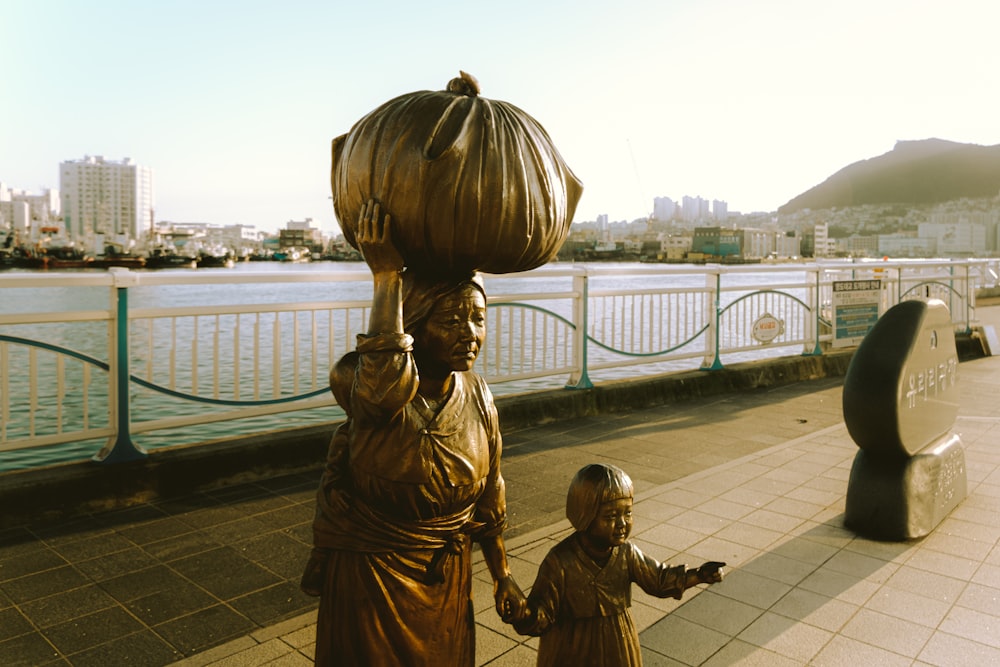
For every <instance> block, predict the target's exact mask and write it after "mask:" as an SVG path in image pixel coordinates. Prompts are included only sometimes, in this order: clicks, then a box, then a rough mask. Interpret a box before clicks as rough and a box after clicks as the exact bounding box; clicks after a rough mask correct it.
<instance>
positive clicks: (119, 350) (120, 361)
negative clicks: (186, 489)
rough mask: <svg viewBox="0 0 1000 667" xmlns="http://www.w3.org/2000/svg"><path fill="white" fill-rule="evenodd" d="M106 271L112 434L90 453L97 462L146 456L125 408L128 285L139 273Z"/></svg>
mask: <svg viewBox="0 0 1000 667" xmlns="http://www.w3.org/2000/svg"><path fill="white" fill-rule="evenodd" d="M108 271H109V272H110V273H111V274H112V285H113V286H112V297H111V298H112V301H113V303H112V306H113V307H114V308H113V310H114V313H115V315H114V318H115V319H114V321H113V322H112V327H111V329H112V333H111V350H113V354H112V355H111V357H110V358H109V359H108V366H109V376H108V400H109V403H110V406H111V410H112V414H111V423H112V425H113V428H114V429H115V434H114V435H112V436H111V437H110V438H108V441H107V443H105V445H104V447H103V448H101V451H99V452H98V453H97V454H95V455H94V457H93V460H94V461H97V462H98V463H122V462H125V461H135V460H138V459H143V458H145V457H146V450H144V449H142V448H141V447H139V446H138V445H136V444H135V443H134V442H133V441H132V421H131V414H130V411H129V376H130V373H131V371H130V370H129V322H128V288H129V286H131V285H135V284H137V283H138V282H139V277H138V275H137V274H135V273H132V272H131V271H129V270H128V269H125V268H121V267H113V268H110V269H108Z"/></svg>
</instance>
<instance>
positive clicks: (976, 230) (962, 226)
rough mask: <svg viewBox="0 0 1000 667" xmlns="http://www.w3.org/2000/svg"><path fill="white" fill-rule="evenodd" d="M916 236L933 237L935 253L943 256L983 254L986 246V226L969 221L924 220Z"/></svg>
mask: <svg viewBox="0 0 1000 667" xmlns="http://www.w3.org/2000/svg"><path fill="white" fill-rule="evenodd" d="M917 236H919V237H920V238H922V239H934V247H935V248H936V250H937V253H938V254H940V255H943V256H945V257H955V256H960V255H983V254H985V253H986V251H987V250H988V248H987V246H986V227H984V226H983V225H980V224H976V223H970V222H952V223H945V222H941V223H939V222H924V223H921V224H920V226H919V227H918V228H917Z"/></svg>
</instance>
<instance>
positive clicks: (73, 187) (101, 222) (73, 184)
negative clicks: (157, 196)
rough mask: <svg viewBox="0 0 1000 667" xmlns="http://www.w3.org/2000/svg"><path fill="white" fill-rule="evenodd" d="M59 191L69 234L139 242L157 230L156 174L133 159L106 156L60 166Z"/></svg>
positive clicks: (65, 163)
mask: <svg viewBox="0 0 1000 667" xmlns="http://www.w3.org/2000/svg"><path fill="white" fill-rule="evenodd" d="M59 191H60V192H61V199H62V215H63V221H64V223H65V226H66V233H67V234H68V235H69V237H70V238H72V239H80V240H86V239H89V238H92V237H94V236H97V235H104V236H105V237H107V238H123V237H124V238H126V239H131V240H133V241H134V240H136V239H138V238H140V236H141V235H142V234H143V233H144V232H146V231H150V230H151V229H152V226H153V170H152V168H150V167H143V166H141V165H137V164H136V163H135V162H133V161H132V159H131V158H125V159H123V160H121V161H120V162H117V161H114V160H106V159H105V158H104V157H103V156H101V155H95V156H91V155H88V156H85V157H84V158H83V159H82V160H72V161H68V162H62V163H60V165H59Z"/></svg>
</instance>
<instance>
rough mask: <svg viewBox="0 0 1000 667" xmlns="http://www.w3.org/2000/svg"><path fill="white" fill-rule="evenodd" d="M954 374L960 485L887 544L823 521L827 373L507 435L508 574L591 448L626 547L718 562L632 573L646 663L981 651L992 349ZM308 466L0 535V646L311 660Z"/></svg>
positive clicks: (14, 659) (194, 658)
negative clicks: (693, 578) (629, 485)
mask: <svg viewBox="0 0 1000 667" xmlns="http://www.w3.org/2000/svg"><path fill="white" fill-rule="evenodd" d="M980 310H981V312H982V313H983V319H984V320H987V321H991V322H992V321H993V320H992V319H991V318H992V316H993V315H997V316H1000V308H981V309H980ZM988 316H989V317H988ZM997 319H998V320H1000V317H997ZM998 324H1000V322H998ZM998 328H1000V326H998ZM959 386H960V390H961V395H962V407H961V410H960V416H959V419H958V421H957V423H956V431H957V432H959V433H960V434H961V436H962V441H963V444H964V445H965V448H966V461H967V467H968V475H969V496H968V498H967V499H966V500H965V501H964V502H963V503H962V504H961V505H959V507H957V508H956V509H955V510H954V511H953V512H952V513H951V514H950V515H949V517H948V518H947V519H945V521H944V522H943V523H942V524H941V525H939V526H938V527H937V529H936V530H935V531H934V532H933V533H932V534H931V535H929V536H928V537H926V538H924V539H922V540H916V541H912V542H906V543H879V542H872V541H869V540H865V539H861V538H858V537H856V536H854V535H853V534H852V533H850V532H848V531H846V530H845V529H844V528H843V526H842V523H843V521H842V514H843V507H844V493H845V489H846V479H847V474H848V471H849V467H850V463H851V460H852V458H853V456H854V453H855V452H856V450H857V448H856V446H855V445H854V444H853V442H851V440H850V438H849V436H848V434H847V432H846V429H845V428H844V426H843V423H842V416H841V412H840V382H839V380H836V379H834V380H819V381H814V382H807V383H799V384H797V385H791V386H786V387H781V388H778V389H773V390H761V391H757V392H753V393H742V394H735V395H731V396H726V397H723V398H717V399H713V400H704V401H694V402H689V403H682V404H674V405H670V406H664V407H662V408H656V409H651V410H642V411H636V412H633V413H629V414H623V415H608V416H603V417H600V418H593V419H582V420H574V421H573V422H569V423H565V422H564V423H559V424H550V425H545V426H539V427H533V428H529V429H524V430H522V431H518V432H514V433H506V434H505V460H504V476H505V477H506V479H507V484H508V496H509V497H508V509H509V512H510V514H511V524H512V528H511V530H510V531H509V532H508V533H507V535H508V538H507V542H508V548H509V551H510V553H511V556H512V559H511V561H512V568H513V570H514V574H515V576H516V578H517V579H518V581H519V582H521V584H522V586H524V587H527V586H529V585H530V584H531V581H532V579H533V577H534V573H535V571H536V569H537V566H538V563H539V562H540V560H541V558H542V557H543V556H544V554H545V553H546V552H547V550H548V548H549V547H550V546H551V545H552V544H553V543H554V541H555V540H558V539H559V538H561V537H562V536H563V535H564V534H566V531H567V530H568V524H566V523H565V521H564V519H563V518H562V516H563V509H564V502H565V488H566V486H567V484H568V482H569V479H570V478H571V477H572V474H573V473H574V472H575V471H576V470H577V469H578V468H579V467H580V466H582V465H583V464H585V463H589V462H593V461H609V462H612V463H616V464H618V465H620V466H622V467H623V468H625V470H626V471H627V472H629V474H630V475H631V476H632V477H633V480H634V481H635V483H636V489H637V499H636V500H637V502H636V513H637V519H636V526H635V532H634V537H633V539H635V541H636V542H638V543H639V544H640V546H641V547H642V548H644V550H646V551H647V552H648V553H650V554H651V555H654V556H656V557H658V558H660V559H662V560H665V561H669V562H674V563H676V562H687V563H689V564H697V563H700V562H702V561H705V560H725V561H727V562H728V563H729V564H730V569H729V574H728V577H727V579H726V580H725V581H724V582H723V583H721V584H716V585H713V586H711V587H701V588H699V589H697V590H695V591H689V592H688V594H686V595H685V599H684V600H682V601H680V602H675V601H672V600H669V601H665V600H658V599H655V598H650V597H649V596H646V595H645V594H643V593H641V591H638V589H636V590H635V591H634V593H635V595H634V606H633V614H634V615H635V617H636V621H637V623H638V625H639V626H640V628H641V629H642V632H641V635H640V639H641V643H642V645H643V651H644V655H645V662H646V665H647V666H649V665H652V666H657V665H702V664H704V665H733V664H746V665H757V664H760V665H769V666H770V665H779V666H780V665H802V664H817V665H826V664H829V665H843V664H850V663H854V664H858V665H862V664H863V665H870V664H885V665H895V664H900V665H915V664H917V665H922V664H929V665H983V664H1000V634H998V633H997V632H996V628H997V626H998V625H1000V511H998V510H1000V399H998V398H997V396H998V393H997V391H998V389H1000V357H993V358H986V359H981V360H976V361H971V362H966V363H963V364H962V365H961V367H960V369H959ZM315 482H316V475H315V474H313V473H310V474H302V475H294V476H286V477H282V478H280V479H274V480H269V481H267V482H258V483H253V484H244V485H240V486H238V487H232V488H229V489H226V490H223V491H219V492H215V493H210V494H208V493H206V494H199V495H197V496H191V497H188V498H184V499H181V500H175V501H171V502H161V503H151V504H147V505H143V506H140V507H138V508H136V509H133V510H129V511H124V512H113V513H107V514H102V515H95V516H91V517H87V518H85V519H81V520H78V521H76V522H74V523H72V524H69V525H60V526H51V525H50V526H26V527H22V528H18V529H12V530H8V531H4V532H2V533H0V664H3V665H21V664H23V665H48V664H53V665H55V664H71V665H89V664H94V665H101V666H102V667H103V666H104V665H122V664H134V665H151V666H152V665H165V664H169V663H172V662H173V661H175V660H180V663H179V664H181V665H263V664H269V665H297V664H302V665H305V664H310V663H311V660H310V659H309V655H310V647H311V643H312V640H313V631H314V626H313V625H312V624H313V622H314V619H315V604H314V601H313V600H312V599H310V598H307V597H305V596H303V595H302V594H301V593H299V592H298V590H297V586H296V582H297V578H298V575H299V571H300V568H301V565H302V563H303V562H304V560H305V557H306V552H307V543H308V541H309V521H310V518H311V514H312V506H313V492H314V488H315ZM476 572H477V580H476V581H477V587H476V590H475V596H474V597H475V600H476V605H477V621H478V622H479V628H478V648H477V658H478V662H479V664H481V665H486V664H489V665H491V666H513V665H533V664H534V646H535V645H536V640H530V639H528V640H525V638H522V637H519V636H518V635H516V634H514V633H513V632H512V631H511V630H510V629H509V628H507V627H506V626H504V625H503V624H502V623H500V622H499V620H498V619H497V618H496V615H495V612H494V611H493V609H492V602H491V595H490V591H491V589H490V584H489V577H488V574H487V573H486V571H485V567H484V566H483V565H482V564H481V563H478V564H477V567H476Z"/></svg>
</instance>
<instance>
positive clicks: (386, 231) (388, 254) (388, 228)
mask: <svg viewBox="0 0 1000 667" xmlns="http://www.w3.org/2000/svg"><path fill="white" fill-rule="evenodd" d="M354 238H355V240H356V241H357V243H358V249H359V250H360V251H361V254H362V255H363V256H364V258H365V262H366V263H367V264H368V268H370V269H371V271H372V273H373V274H375V273H384V272H389V271H397V272H398V271H402V270H403V268H404V266H405V263H404V261H403V256H402V254H400V252H399V249H398V248H396V244H395V243H393V240H392V216H390V215H389V214H388V213H382V205H381V204H380V203H379V202H378V201H377V200H375V199H369V200H368V201H367V202H366V203H365V205H364V207H362V209H361V213H360V214H359V215H358V229H357V232H355V234H354Z"/></svg>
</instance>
